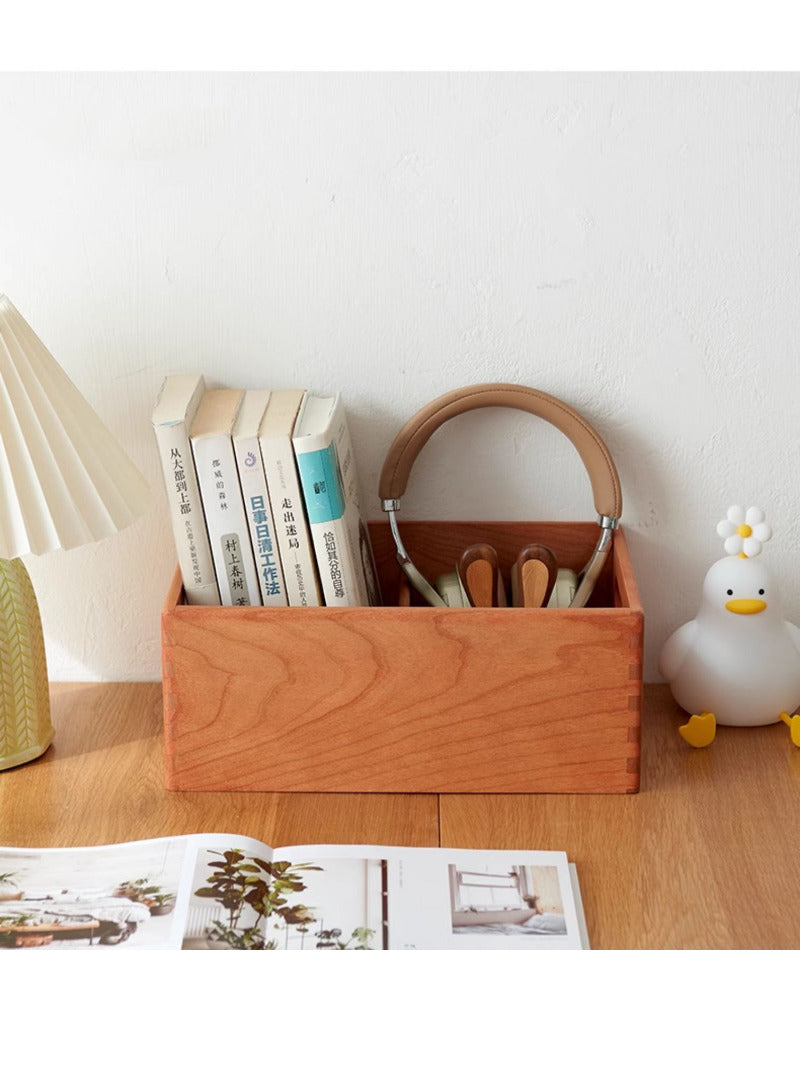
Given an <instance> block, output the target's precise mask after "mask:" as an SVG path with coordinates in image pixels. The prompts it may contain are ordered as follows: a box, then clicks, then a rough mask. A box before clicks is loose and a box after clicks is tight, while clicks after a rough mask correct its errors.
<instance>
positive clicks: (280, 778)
mask: <svg viewBox="0 0 800 1067" xmlns="http://www.w3.org/2000/svg"><path fill="white" fill-rule="evenodd" d="M400 530H401V535H402V537H403V542H404V544H405V546H406V548H407V549H408V551H409V553H410V555H411V556H412V558H413V559H414V561H415V562H416V563H417V566H418V567H419V568H420V570H422V571H423V573H424V574H426V576H428V577H429V578H432V577H435V576H436V575H437V574H439V573H440V572H442V571H444V570H451V569H453V566H454V561H455V559H456V558H457V556H458V554H459V552H460V551H461V550H462V549H464V548H466V547H467V545H470V544H473V543H475V542H478V541H488V542H489V543H491V544H493V545H494V546H495V548H496V549H497V551H498V554H499V556H500V559H501V562H502V564H503V566H504V569H505V571H507V570H508V568H509V567H510V566H511V563H512V562H513V560H514V558H515V557H516V553H517V551H518V550H519V548H520V547H522V546H523V545H525V544H528V543H531V542H541V543H543V544H547V545H549V546H550V547H551V548H553V550H554V551H555V553H556V555H557V557H558V559H559V563H560V564H561V565H562V566H570V567H573V568H575V569H580V567H581V566H582V565H583V563H584V562H585V560H586V559H587V558H588V556H589V554H590V552H591V549H592V547H593V545H594V544H595V542H596V540H597V536H598V527H597V526H596V525H595V524H594V523H464V522H453V523H436V522H408V523H401V524H400ZM370 534H371V536H372V540H373V545H374V549H375V556H376V562H377V564H378V571H379V575H380V578H381V585H382V590H383V595H384V602H385V604H386V605H387V606H384V607H380V608H264V607H250V608H235V607H214V608H208V607H197V606H189V605H187V604H185V603H184V602H183V590H182V586H181V580H180V575H179V574H177V573H176V576H175V578H174V579H173V582H172V585H171V587H170V590H169V594H168V597H167V601H166V603H165V605H164V610H163V614H162V648H163V679H164V735H165V748H166V779H167V787H168V788H169V789H176V790H263V791H278V792H348V793H358V792H364V793H367V792H376V793H385V792H389V793H472V792H475V793H634V792H637V791H638V789H639V742H640V725H641V695H642V643H643V628H644V626H643V622H644V620H643V613H642V607H641V603H640V600H639V594H638V591H637V588H636V582H635V578H634V573H633V568H632V566H631V561H630V556H629V554H628V549H627V546H626V543H625V535H624V532H623V531H622V530H618V531H617V532H616V534H615V536H614V547H613V550H612V555H611V559H610V560H609V561H608V562H607V563H606V566H605V568H604V571H603V573H602V575H601V578H600V580H599V582H598V584H597V586H596V588H595V590H594V593H593V594H592V599H591V601H590V603H589V605H588V606H587V607H586V608H579V609H568V610H556V609H540V610H530V609H528V610H526V609H522V608H466V609H455V608H432V607H426V606H406V607H398V606H392V605H396V604H397V601H398V598H399V597H400V595H401V587H402V582H403V579H402V575H401V572H400V570H399V568H398V566H397V563H396V562H395V558H394V546H393V543H392V540H391V536H390V533H389V529H388V525H387V524H383V523H375V524H372V525H371V527H370ZM406 588H407V587H406Z"/></svg>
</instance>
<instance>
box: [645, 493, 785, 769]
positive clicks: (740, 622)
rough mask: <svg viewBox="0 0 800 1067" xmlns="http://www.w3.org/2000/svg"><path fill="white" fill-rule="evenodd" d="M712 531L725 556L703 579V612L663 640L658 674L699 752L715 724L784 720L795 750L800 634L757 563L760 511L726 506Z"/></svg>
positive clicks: (768, 533)
mask: <svg viewBox="0 0 800 1067" xmlns="http://www.w3.org/2000/svg"><path fill="white" fill-rule="evenodd" d="M717 533H718V534H719V536H720V537H722V539H723V541H724V543H725V552H726V555H725V557H724V558H723V559H720V560H718V561H717V562H716V563H714V564H713V565H712V566H711V567H710V569H709V571H708V573H707V574H706V577H705V579H704V581H703V588H702V594H701V602H700V609H699V611H698V613H697V616H696V617H695V618H694V619H692V621H691V622H687V623H685V624H684V625H683V626H681V627H679V628H678V629H677V630H676V631H675V633H674V634H672V636H671V637H670V638H669V639H668V640H667V642H666V643H665V645H664V647H663V649H662V650H661V656H660V657H659V664H658V666H659V670H660V672H661V674H662V675H663V676H664V678H665V679H666V680H667V681H668V682H669V685H670V689H671V691H672V695H673V697H674V698H675V700H676V702H677V703H678V704H679V705H680V706H681V707H682V708H683V710H684V711H686V712H688V714H689V715H690V716H691V717H690V719H689V722H687V723H686V724H685V725H684V726H681V727H680V732H681V735H682V736H683V737H684V739H685V740H686V741H687V742H688V743H689V744H691V745H693V746H695V747H696V748H702V747H704V746H706V745H708V744H710V743H711V742H712V741H713V740H714V737H715V734H716V727H717V723H719V724H721V725H723V726H764V725H766V724H768V723H774V722H778V721H780V720H783V721H784V722H786V723H787V724H788V725H789V727H790V730H791V737H792V741H793V742H794V743H795V744H796V745H798V746H800V715H795V714H794V713H795V712H796V710H797V709H798V707H800V629H798V628H797V627H796V626H795V625H793V623H791V622H788V621H787V620H786V619H784V617H783V609H782V606H781V598H780V591H779V589H778V588H777V586H776V584H775V581H774V579H773V577H772V575H771V573H770V571H769V569H768V568H767V566H766V564H765V563H764V562H763V561H762V560H761V559H760V558H759V557H760V555H761V551H762V548H763V545H764V544H765V543H766V542H767V541H769V540H770V538H771V537H772V530H771V528H770V527H769V526H768V525H767V523H766V522H765V517H764V512H763V511H762V510H761V508H757V507H748V508H746V509H745V508H743V507H741V506H739V505H735V506H733V507H730V508H728V511H727V515H726V517H725V518H724V519H723V520H722V521H721V522H720V523H719V524H718V526H717Z"/></svg>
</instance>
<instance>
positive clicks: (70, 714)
mask: <svg viewBox="0 0 800 1067" xmlns="http://www.w3.org/2000/svg"><path fill="white" fill-rule="evenodd" d="M50 703H51V714H52V719H53V728H54V730H55V737H54V738H53V743H52V745H51V746H50V748H49V749H48V750H47V752H45V753H44V755H43V756H41V757H40V758H39V759H38V760H36V761H35V762H36V763H45V762H52V761H54V760H63V759H70V758H72V757H74V756H78V755H81V754H84V753H88V752H97V751H99V750H102V749H111V748H116V747H117V746H119V745H128V744H131V743H134V742H148V741H149V742H153V743H156V742H157V743H160V741H161V737H162V730H163V726H162V723H163V718H162V704H161V683H160V682H99V683H98V682H67V683H65V682H60V683H58V684H57V685H53V686H51V687H50ZM134 708H135V713H132V711H133V709H134ZM24 766H26V765H23V767H22V768H19V769H20V770H24Z"/></svg>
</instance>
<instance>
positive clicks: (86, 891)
mask: <svg viewBox="0 0 800 1067" xmlns="http://www.w3.org/2000/svg"><path fill="white" fill-rule="evenodd" d="M245 856H248V857H256V858H257V859H260V860H261V861H262V862H265V863H268V862H269V859H270V858H271V853H270V850H269V848H268V847H267V846H266V845H264V844H262V843H261V842H258V841H253V840H251V839H250V838H246V837H241V836H233V835H223V834H214V835H206V834H196V835H188V836H184V837H163V838H155V839H151V840H145V841H131V842H125V843H122V844H115V845H98V846H91V847H86V848H50V849H23V848H3V847H0V949H3V948H37V949H40V950H43V951H54V950H56V949H64V948H68V949H74V948H92V949H102V950H106V949H108V948H111V947H113V948H117V949H130V948H143V949H147V948H156V949H164V948H176V949H177V948H181V947H197V946H198V945H199V947H203V948H206V947H213V945H214V942H215V939H221V940H223V941H224V935H225V931H226V929H227V925H228V924H227V923H225V922H223V927H222V929H221V930H220V929H218V927H217V926H215V920H216V919H217V918H218V917H219V916H220V915H221V916H222V919H223V920H225V919H226V918H227V917H228V916H229V915H230V914H231V913H230V911H227V912H226V911H225V909H224V908H222V907H221V906H220V905H219V903H218V902H217V901H216V900H214V899H213V896H212V898H211V899H209V897H208V896H205V895H201V896H195V892H196V890H197V889H200V888H201V887H202V886H206V887H207V888H208V889H210V890H211V892H212V895H213V894H217V895H219V893H218V887H219V886H220V885H221V884H223V885H224V888H225V889H226V890H227V892H228V898H230V897H231V889H230V885H229V883H230V884H235V878H236V875H235V872H234V875H233V877H232V878H229V872H228V868H229V867H230V866H234V867H235V866H236V864H237V863H241V858H243V857H245ZM240 857H241V858H240ZM213 862H218V863H220V864H222V867H221V868H220V867H213V866H210V864H211V863H213ZM253 866H255V868H256V870H258V869H259V868H258V866H257V864H256V863H253ZM242 876H244V875H243V872H242ZM209 877H210V878H216V880H215V881H212V882H209V881H208V879H209ZM228 903H230V899H228ZM209 904H210V905H213V906H215V907H211V908H209V907H208V905H209ZM243 910H244V908H240V909H239V911H240V913H241V912H242V911H243ZM239 918H242V919H243V918H246V916H242V915H241V914H240V915H239ZM256 919H258V916H257V915H256ZM251 925H252V924H251ZM243 928H244V927H243ZM224 947H229V946H228V945H227V944H225V945H224Z"/></svg>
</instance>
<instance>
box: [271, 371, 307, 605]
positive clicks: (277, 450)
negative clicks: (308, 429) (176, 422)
mask: <svg viewBox="0 0 800 1067" xmlns="http://www.w3.org/2000/svg"><path fill="white" fill-rule="evenodd" d="M303 396H304V392H303V390H302V389H283V390H279V391H276V392H273V393H271V394H270V398H269V403H268V404H267V410H266V412H265V414H264V418H263V419H262V420H261V427H260V428H259V431H258V441H259V445H260V446H261V456H262V459H263V460H264V473H265V474H266V478H267V489H268V491H269V497H270V500H271V501H272V514H273V518H274V520H275V539H276V542H277V545H278V554H279V556H280V560H281V566H282V568H283V578H284V581H285V583H286V596H287V598H288V601H289V605H290V607H306V606H314V607H318V606H319V605H321V604H322V603H323V601H322V593H321V591H320V587H319V578H318V576H317V567H316V563H315V558H314V549H313V546H312V544H311V533H310V531H309V528H308V522H307V520H306V515H305V509H304V507H303V494H302V491H301V489H300V482H299V479H298V476H297V465H296V463H295V456H294V448H293V446H292V433H293V431H294V424H295V420H296V418H297V412H298V411H299V409H300V404H301V402H302V399H303Z"/></svg>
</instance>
